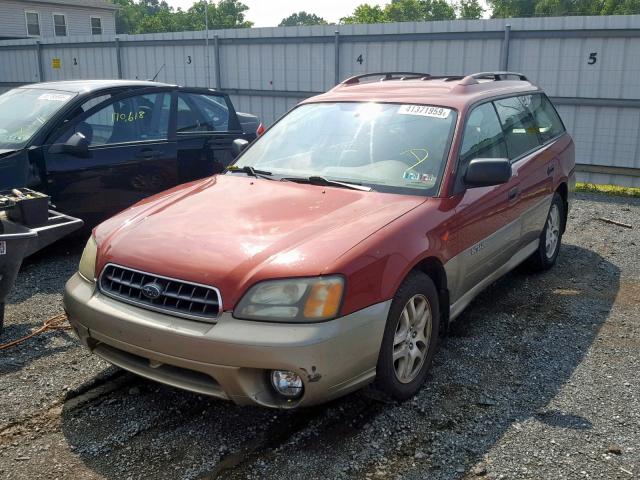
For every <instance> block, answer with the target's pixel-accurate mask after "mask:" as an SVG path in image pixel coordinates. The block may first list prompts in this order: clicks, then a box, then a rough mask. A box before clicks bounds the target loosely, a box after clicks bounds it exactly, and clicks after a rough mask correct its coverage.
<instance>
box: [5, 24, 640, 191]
mask: <svg viewBox="0 0 640 480" xmlns="http://www.w3.org/2000/svg"><path fill="white" fill-rule="evenodd" d="M507 69H508V70H513V71H518V72H522V73H524V74H526V75H527V76H528V77H529V78H530V79H532V80H533V81H534V82H536V83H537V84H539V85H540V86H542V87H543V88H544V89H545V90H546V91H547V93H548V94H549V95H550V96H551V97H552V99H553V100H554V101H555V103H556V105H558V107H559V110H560V113H561V115H562V118H563V119H564V121H565V123H566V125H567V128H568V130H569V131H570V132H571V133H572V135H573V136H574V139H575V141H576V148H577V161H578V163H580V164H581V167H580V170H582V173H581V175H580V177H581V179H582V180H585V181H592V182H598V183H613V184H618V185H631V186H640V15H631V16H611V17H562V18H529V19H508V20H503V19H495V20H469V21H464V20H459V21H447V22H420V23H393V24H376V25H339V26H335V25H334V26H314V27H277V28H255V29H229V30H218V31H211V32H209V38H208V39H207V38H206V34H205V32H180V33H167V34H149V35H119V36H116V37H113V36H92V37H69V38H62V39H60V38H56V39H44V40H42V41H36V40H32V39H30V40H9V41H3V42H0V89H7V88H10V87H12V86H16V85H21V84H24V83H31V82H39V81H52V80H63V79H89V78H130V79H134V78H138V79H149V78H153V77H154V75H156V73H157V72H158V71H159V70H160V73H159V74H158V76H157V80H158V81H164V82H169V83H178V84H182V85H189V86H211V87H216V88H220V89H223V90H225V91H228V92H230V93H231V94H232V98H233V101H234V104H235V105H236V108H237V109H238V110H241V111H247V112H251V113H255V114H257V115H259V116H260V117H261V119H262V120H263V121H264V122H265V123H267V124H268V123H271V122H273V121H274V120H275V119H276V118H278V117H279V116H280V115H282V114H283V113H285V112H286V111H287V110H288V109H290V108H291V107H292V106H294V105H295V104H296V103H298V102H299V101H300V100H302V99H303V98H306V97H308V96H310V95H314V94H317V93H320V92H323V91H325V90H327V89H329V88H331V87H332V86H333V85H335V84H336V83H337V82H338V81H339V80H342V79H344V78H346V77H348V76H351V75H355V74H358V73H365V72H374V71H416V72H428V73H431V74H443V75H447V74H449V75H453V74H462V73H472V72H480V71H490V70H507Z"/></svg>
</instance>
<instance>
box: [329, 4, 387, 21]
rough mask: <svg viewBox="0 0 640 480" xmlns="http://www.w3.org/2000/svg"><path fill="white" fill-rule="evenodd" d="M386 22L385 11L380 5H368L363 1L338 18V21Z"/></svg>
mask: <svg viewBox="0 0 640 480" xmlns="http://www.w3.org/2000/svg"><path fill="white" fill-rule="evenodd" d="M383 22H386V19H385V13H384V11H383V10H382V8H381V7H380V5H373V6H371V5H369V4H368V3H363V4H362V5H358V6H357V7H356V9H355V10H354V11H353V14H351V15H350V16H348V17H343V18H341V19H340V23H347V24H348V23H383Z"/></svg>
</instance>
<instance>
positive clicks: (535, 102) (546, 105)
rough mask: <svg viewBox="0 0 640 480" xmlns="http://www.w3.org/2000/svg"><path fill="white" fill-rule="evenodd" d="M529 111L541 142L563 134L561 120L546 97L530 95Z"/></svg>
mask: <svg viewBox="0 0 640 480" xmlns="http://www.w3.org/2000/svg"><path fill="white" fill-rule="evenodd" d="M529 110H531V113H533V118H534V120H535V122H536V125H537V127H538V133H539V134H540V138H541V139H542V141H543V142H546V141H548V140H551V139H552V138H554V137H557V136H558V135H560V134H562V133H564V125H563V124H562V120H560V116H559V115H558V112H556V109H555V108H554V107H553V105H552V104H551V102H550V101H549V99H548V98H547V96H546V95H531V104H530V105H529Z"/></svg>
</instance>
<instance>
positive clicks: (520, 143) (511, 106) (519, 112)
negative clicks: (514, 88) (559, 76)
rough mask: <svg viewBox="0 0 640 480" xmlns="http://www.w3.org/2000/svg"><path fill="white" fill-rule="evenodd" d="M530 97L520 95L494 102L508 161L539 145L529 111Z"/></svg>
mask: <svg viewBox="0 0 640 480" xmlns="http://www.w3.org/2000/svg"><path fill="white" fill-rule="evenodd" d="M532 96H533V95H520V96H518V97H510V98H502V99H500V100H495V101H494V105H495V106H496V111H497V112H498V117H499V118H500V123H501V124H502V130H503V132H504V137H505V140H506V142H507V151H508V152H509V158H510V159H514V158H517V157H519V156H520V155H522V154H523V153H526V152H528V151H530V150H533V149H534V148H537V147H538V146H539V145H540V139H539V137H538V128H537V126H536V124H535V122H534V120H533V116H532V115H531V112H530V111H529V106H530V105H531V102H532Z"/></svg>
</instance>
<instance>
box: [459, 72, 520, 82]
mask: <svg viewBox="0 0 640 480" xmlns="http://www.w3.org/2000/svg"><path fill="white" fill-rule="evenodd" d="M509 77H516V78H517V79H518V80H523V81H528V78H527V77H525V76H524V75H523V74H521V73H517V72H480V73H472V74H471V75H467V76H466V77H464V78H463V79H462V81H461V82H460V85H475V84H477V83H479V82H478V80H493V81H496V82H498V81H502V80H508V79H509Z"/></svg>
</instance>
